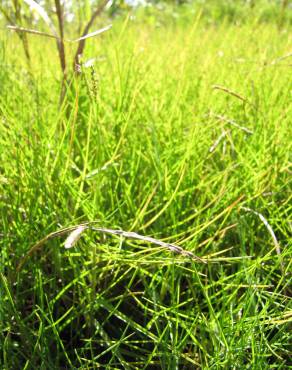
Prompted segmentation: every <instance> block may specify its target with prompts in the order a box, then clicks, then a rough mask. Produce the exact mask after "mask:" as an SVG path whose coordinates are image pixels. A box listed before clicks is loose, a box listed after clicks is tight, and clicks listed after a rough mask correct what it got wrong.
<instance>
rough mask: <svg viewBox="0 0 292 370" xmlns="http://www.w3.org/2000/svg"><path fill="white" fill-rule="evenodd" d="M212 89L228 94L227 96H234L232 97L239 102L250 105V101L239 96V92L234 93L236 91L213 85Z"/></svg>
mask: <svg viewBox="0 0 292 370" xmlns="http://www.w3.org/2000/svg"><path fill="white" fill-rule="evenodd" d="M212 87H213V89H214V90H221V91H224V92H226V93H227V94H229V95H232V96H234V97H235V98H237V99H239V100H241V101H243V102H244V103H248V100H247V99H246V98H245V97H243V96H241V95H239V94H238V93H237V92H234V91H232V90H230V89H228V88H227V87H225V86H220V85H213V86H212Z"/></svg>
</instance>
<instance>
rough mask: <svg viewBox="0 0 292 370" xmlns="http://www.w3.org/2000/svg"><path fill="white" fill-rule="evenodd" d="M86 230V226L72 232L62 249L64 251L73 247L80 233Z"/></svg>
mask: <svg viewBox="0 0 292 370" xmlns="http://www.w3.org/2000/svg"><path fill="white" fill-rule="evenodd" d="M86 229H87V226H84V225H81V226H79V227H77V229H75V230H73V231H72V233H71V234H70V235H69V236H68V238H67V239H66V241H65V244H64V247H65V248H66V249H69V248H72V247H74V245H75V244H76V243H77V241H78V240H79V239H80V237H81V235H82V233H83V232H84V230H86Z"/></svg>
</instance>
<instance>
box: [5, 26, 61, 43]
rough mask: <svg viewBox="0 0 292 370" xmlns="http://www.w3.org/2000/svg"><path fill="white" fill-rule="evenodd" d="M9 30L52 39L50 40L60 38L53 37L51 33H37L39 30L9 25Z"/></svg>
mask: <svg viewBox="0 0 292 370" xmlns="http://www.w3.org/2000/svg"><path fill="white" fill-rule="evenodd" d="M7 28H8V29H9V30H12V31H17V32H25V33H31V34H33V35H37V36H45V37H50V38H53V39H57V40H58V39H59V37H58V36H55V35H52V34H50V33H46V32H41V31H37V30H32V29H30V28H24V27H19V26H13V25H10V24H9V25H8V26H7Z"/></svg>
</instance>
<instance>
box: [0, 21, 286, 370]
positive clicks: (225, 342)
mask: <svg viewBox="0 0 292 370" xmlns="http://www.w3.org/2000/svg"><path fill="white" fill-rule="evenodd" d="M142 19H143V18H141V17H137V18H136V20H135V19H132V20H130V19H128V20H117V21H116V22H114V23H113V28H112V30H111V31H109V32H108V33H107V34H105V35H103V36H102V38H101V39H98V40H97V39H95V40H93V39H92V40H88V44H87V48H86V55H85V57H84V59H85V60H86V59H89V58H93V57H95V58H97V59H96V62H95V64H94V67H93V69H92V68H87V69H83V72H82V74H81V77H80V78H79V79H76V80H73V81H72V82H71V86H70V88H69V89H68V93H67V96H66V98H65V100H64V103H63V105H62V106H59V92H60V91H59V88H60V75H59V65H58V58H57V55H56V51H55V45H54V43H53V42H51V41H46V42H44V40H43V39H41V38H37V37H35V36H30V43H31V44H30V45H31V49H32V53H33V63H32V70H31V71H30V73H28V72H27V70H26V66H25V61H24V59H23V57H22V50H21V45H20V44H19V43H18V41H17V38H16V37H15V35H11V34H10V35H9V36H6V35H3V37H2V36H1V37H2V39H3V40H4V41H2V46H1V50H2V51H1V53H2V55H3V58H2V64H3V68H2V67H1V70H0V77H1V81H0V83H1V95H0V125H1V135H0V159H1V165H0V170H1V172H0V215H1V224H2V228H1V229H2V230H1V234H0V245H1V283H0V288H1V292H0V293H1V305H0V313H1V325H2V327H1V333H0V338H1V340H0V346H1V351H2V357H1V360H0V361H1V363H2V366H3V368H5V369H22V368H25V369H30V368H43V369H46V368H49V369H60V368H80V369H81V368H82V369H93V368H97V367H98V366H100V367H101V368H108V369H120V368H125V369H136V368H139V369H140V368H149V369H154V368H162V369H192V368H214V369H215V368H216V369H217V368H224V369H244V368H253V369H265V368H270V366H273V368H279V369H280V368H282V369H285V368H287V366H288V361H289V348H288V344H289V335H290V334H289V330H288V329H289V322H291V302H290V300H289V294H290V295H291V287H290V286H289V285H290V283H291V281H290V275H289V271H291V246H289V243H290V239H289V233H291V222H290V223H289V215H290V214H291V205H290V201H291V195H290V175H291V167H289V165H290V162H289V151H290V150H291V145H290V141H291V128H290V126H291V113H292V112H291V111H292V105H291V85H292V84H291V82H292V78H291V71H290V68H291V67H289V65H290V64H291V58H290V59H289V58H284V59H281V57H283V56H286V55H288V54H289V53H290V52H291V50H290V49H289V47H290V45H291V37H290V34H289V32H288V31H287V30H286V29H285V28H282V29H279V28H278V27H277V25H276V24H275V25H274V24H273V23H269V24H258V23H257V20H254V21H253V20H252V19H251V20H250V22H247V23H245V24H242V25H238V26H235V25H234V24H230V23H228V22H222V23H221V24H219V23H218V24H217V25H216V24H209V25H206V22H205V21H201V20H200V19H199V17H198V16H197V15H196V16H194V19H193V21H192V22H188V23H181V22H180V21H179V20H178V21H177V22H176V23H171V24H169V25H168V24H167V23H166V24H161V23H160V24H156V23H155V22H149V19H148V21H147V22H146V23H148V24H146V23H145V22H143V21H142ZM158 26H159V27H158ZM214 85H215V86H220V87H221V88H220V89H218V88H214ZM244 207H245V208H244ZM246 209H249V210H252V211H254V212H251V211H247V210H246ZM259 214H261V215H262V216H263V217H264V218H265V219H266V220H267V222H268V223H269V225H270V227H271V228H272V230H273V232H274V234H275V237H276V238H277V242H278V246H277V245H275V240H274V239H273V237H272V236H271V233H270V232H269V230H268V229H267V227H266V225H265V223H263V222H262V219H261V217H259ZM85 221H98V222H97V225H98V227H106V228H111V229H121V230H124V231H133V232H137V233H139V234H142V235H148V236H151V237H154V238H156V239H159V240H162V241H164V242H168V243H175V244H177V245H179V246H180V247H182V248H184V249H185V250H188V251H191V252H193V253H194V254H195V255H198V256H199V257H201V258H205V259H207V258H208V259H209V260H210V261H209V262H208V263H207V264H203V263H198V262H195V261H193V260H190V259H189V258H188V257H186V256H182V255H179V254H172V253H171V252H170V251H168V250H166V249H165V248H161V247H157V246H156V245H151V244H149V243H145V242H143V241H142V242H141V241H136V240H131V239H127V238H121V237H115V236H110V235H107V236H105V235H103V234H100V233H96V232H93V231H88V232H87V233H84V234H83V236H81V239H80V240H79V241H77V243H76V245H75V246H74V248H72V249H68V250H66V249H65V248H64V242H65V239H66V236H57V237H56V238H52V239H50V240H47V241H46V243H43V244H42V246H41V248H39V249H38V250H36V251H35V253H32V254H31V256H30V257H29V258H28V259H27V261H26V263H25V264H24V265H23V267H22V269H21V270H20V272H19V273H17V272H16V267H17V266H18V264H19V261H20V260H21V257H22V256H24V255H25V254H26V253H27V252H28V251H29V249H30V248H31V247H32V246H33V245H35V243H37V242H38V241H39V240H41V239H42V238H44V237H45V236H46V235H48V234H50V233H51V232H54V231H57V230H60V229H62V228H64V227H68V226H74V225H78V224H81V223H82V222H85ZM106 366H107V367H106Z"/></svg>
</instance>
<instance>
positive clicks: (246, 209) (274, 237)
mask: <svg viewBox="0 0 292 370" xmlns="http://www.w3.org/2000/svg"><path fill="white" fill-rule="evenodd" d="M241 209H243V210H245V211H247V212H251V213H253V214H254V215H256V216H258V217H259V219H260V220H261V221H262V223H263V224H264V225H265V227H266V229H267V230H268V232H269V233H270V235H271V237H272V239H273V242H274V246H275V249H276V252H277V255H278V256H279V258H280V263H281V270H282V272H283V270H284V265H283V261H282V255H281V248H280V244H279V242H278V240H277V238H276V235H275V233H274V231H273V229H272V227H271V225H270V224H269V223H268V220H267V219H266V218H265V217H264V216H263V215H262V214H261V213H259V212H257V211H254V210H253V209H251V208H248V207H241Z"/></svg>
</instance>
